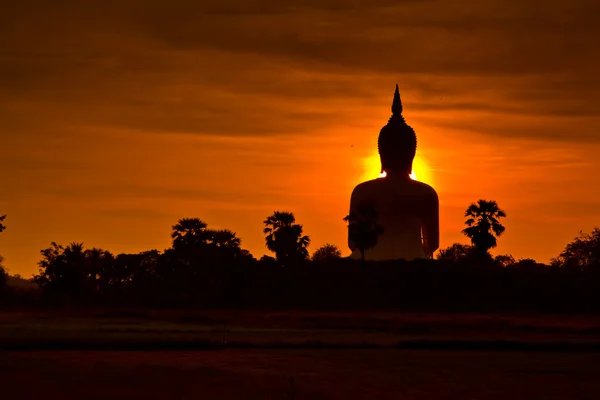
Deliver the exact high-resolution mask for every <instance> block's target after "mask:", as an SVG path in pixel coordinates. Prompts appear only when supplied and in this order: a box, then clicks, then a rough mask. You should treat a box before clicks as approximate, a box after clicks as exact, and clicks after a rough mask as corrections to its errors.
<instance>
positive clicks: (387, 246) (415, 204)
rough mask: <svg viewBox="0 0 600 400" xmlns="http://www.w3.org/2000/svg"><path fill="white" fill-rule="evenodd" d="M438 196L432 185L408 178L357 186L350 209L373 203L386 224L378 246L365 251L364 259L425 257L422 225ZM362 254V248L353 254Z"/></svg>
mask: <svg viewBox="0 0 600 400" xmlns="http://www.w3.org/2000/svg"><path fill="white" fill-rule="evenodd" d="M435 196H437V195H436V194H435V191H434V190H433V188H431V187H430V186H429V185H426V184H424V183H422V182H417V181H413V180H408V179H403V180H391V179H389V178H380V179H375V180H372V181H368V182H364V183H361V184H360V185H358V186H357V187H356V188H355V189H354V191H353V193H352V200H351V208H356V207H358V205H359V204H370V205H372V206H373V207H374V208H375V211H376V212H377V214H378V223H379V224H380V225H381V226H382V227H383V233H382V234H381V235H380V236H379V238H378V241H377V245H376V246H375V247H373V248H371V249H368V250H367V251H366V252H365V259H367V260H395V259H400V258H403V259H407V260H411V259H415V258H425V257H426V255H425V251H424V249H423V243H422V239H421V227H422V224H423V220H424V219H425V218H426V217H427V213H428V212H430V210H431V207H430V203H431V201H432V198H433V197H435ZM360 256H361V255H360V251H359V250H355V251H354V252H353V253H352V256H351V257H353V258H360Z"/></svg>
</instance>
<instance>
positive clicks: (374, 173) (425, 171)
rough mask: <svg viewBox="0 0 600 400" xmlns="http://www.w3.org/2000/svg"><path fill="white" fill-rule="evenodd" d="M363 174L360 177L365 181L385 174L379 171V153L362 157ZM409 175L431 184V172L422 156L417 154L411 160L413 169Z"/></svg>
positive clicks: (416, 179)
mask: <svg viewBox="0 0 600 400" xmlns="http://www.w3.org/2000/svg"><path fill="white" fill-rule="evenodd" d="M363 163H364V164H363V165H364V169H363V171H364V172H363V175H362V177H361V179H362V180H363V181H367V180H370V179H374V178H383V177H384V176H385V172H384V173H383V174H381V173H380V171H381V162H380V161H379V154H377V153H375V154H373V155H371V156H369V157H366V158H364V159H363ZM410 177H411V178H412V179H414V180H415V181H420V182H425V183H428V184H432V183H433V182H432V174H431V169H430V168H429V166H428V165H427V162H426V161H425V160H424V159H423V157H421V156H419V155H417V156H416V157H415V160H414V161H413V171H412V174H410Z"/></svg>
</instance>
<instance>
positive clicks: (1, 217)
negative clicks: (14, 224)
mask: <svg viewBox="0 0 600 400" xmlns="http://www.w3.org/2000/svg"><path fill="white" fill-rule="evenodd" d="M5 218H6V215H2V216H0V232H2V231H3V230H5V229H6V226H4V225H2V221H4V219H5Z"/></svg>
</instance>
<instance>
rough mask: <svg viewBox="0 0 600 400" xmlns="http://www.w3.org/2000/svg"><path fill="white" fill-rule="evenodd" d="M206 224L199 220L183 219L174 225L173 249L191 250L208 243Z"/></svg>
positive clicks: (172, 235)
mask: <svg viewBox="0 0 600 400" xmlns="http://www.w3.org/2000/svg"><path fill="white" fill-rule="evenodd" d="M206 227H207V225H206V223H205V222H204V221H202V220H200V219H199V218H182V219H180V220H179V221H178V222H177V224H175V225H173V228H172V229H173V232H172V233H171V238H173V248H174V249H180V248H189V247H192V246H195V245H198V244H202V243H204V242H205V241H206V232H207V230H206Z"/></svg>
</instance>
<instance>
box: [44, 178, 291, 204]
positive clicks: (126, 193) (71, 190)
mask: <svg viewBox="0 0 600 400" xmlns="http://www.w3.org/2000/svg"><path fill="white" fill-rule="evenodd" d="M48 194H50V195H52V196H56V197H59V198H64V199H70V200H73V199H77V200H93V199H102V200H110V199H112V200H117V201H118V200H122V199H126V200H132V199H133V200H139V201H143V200H152V199H184V200H199V201H201V200H206V201H218V202H223V203H235V204H239V203H240V202H261V201H272V200H273V199H277V198H278V197H281V196H283V195H284V192H274V191H270V192H268V191H264V190H260V188H258V189H257V191H256V192H246V193H239V192H235V191H232V190H218V189H204V188H194V187H186V186H185V185H179V186H172V185H168V184H167V183H166V182H157V183H156V184H154V185H144V184H137V183H131V184H128V185H116V184H79V185H77V186H62V187H56V188H51V189H48Z"/></svg>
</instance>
